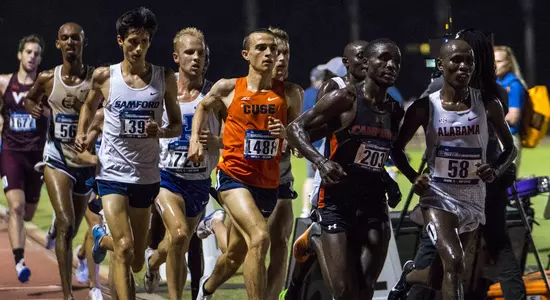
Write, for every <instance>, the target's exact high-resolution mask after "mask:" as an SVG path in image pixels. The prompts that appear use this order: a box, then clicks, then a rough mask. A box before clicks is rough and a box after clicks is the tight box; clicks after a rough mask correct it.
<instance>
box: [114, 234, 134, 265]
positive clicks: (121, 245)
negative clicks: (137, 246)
mask: <svg viewBox="0 0 550 300" xmlns="http://www.w3.org/2000/svg"><path fill="white" fill-rule="evenodd" d="M115 257H117V258H118V259H120V260H123V261H124V262H127V263H131V262H133V260H134V243H133V241H132V240H131V239H130V238H127V237H123V238H121V239H120V240H118V241H117V242H116V245H115Z"/></svg>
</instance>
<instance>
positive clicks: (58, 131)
mask: <svg viewBox="0 0 550 300" xmlns="http://www.w3.org/2000/svg"><path fill="white" fill-rule="evenodd" d="M77 129H78V115H64V114H57V115H56V116H55V133H54V136H55V138H56V139H58V140H60V141H61V142H63V143H72V142H74V139H75V137H76V130H77Z"/></svg>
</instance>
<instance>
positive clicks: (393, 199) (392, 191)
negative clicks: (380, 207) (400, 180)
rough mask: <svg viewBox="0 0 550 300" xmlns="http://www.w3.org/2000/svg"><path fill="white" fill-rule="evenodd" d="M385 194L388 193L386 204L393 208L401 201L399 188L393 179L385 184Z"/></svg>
mask: <svg viewBox="0 0 550 300" xmlns="http://www.w3.org/2000/svg"><path fill="white" fill-rule="evenodd" d="M386 194H388V205H389V206H390V207H391V208H395V207H396V206H397V204H399V202H401V197H402V195H401V190H400V189H399V184H397V182H395V180H393V179H392V180H391V182H388V183H387V184H386Z"/></svg>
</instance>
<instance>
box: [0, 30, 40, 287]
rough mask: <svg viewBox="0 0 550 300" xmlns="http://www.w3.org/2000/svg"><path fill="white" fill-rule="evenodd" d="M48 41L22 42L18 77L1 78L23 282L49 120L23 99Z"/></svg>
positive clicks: (9, 189)
mask: <svg viewBox="0 0 550 300" xmlns="http://www.w3.org/2000/svg"><path fill="white" fill-rule="evenodd" d="M43 51H44V40H43V39H42V37H40V36H38V35H35V34H31V35H28V36H25V37H23V38H22V39H21V40H20V41H19V48H18V51H17V59H19V69H18V71H17V73H13V74H3V75H0V101H2V100H3V101H2V102H3V103H2V104H0V105H1V107H2V118H3V126H2V132H1V133H2V144H1V146H0V147H2V149H1V150H2V151H1V153H0V174H1V176H2V185H3V186H4V193H5V194H6V198H7V201H8V209H9V210H8V235H9V238H10V244H11V248H12V251H13V256H14V258H15V271H16V272H17V278H18V279H19V281H20V282H23V283H25V282H27V280H29V276H30V275H31V271H30V269H29V268H28V267H27V266H26V265H25V259H24V253H25V228H24V223H23V221H31V220H32V218H33V216H34V213H35V212H36V207H37V204H38V199H39V198H40V190H41V189H42V179H41V177H42V176H41V174H40V173H38V172H36V171H35V170H34V165H35V164H36V163H37V162H39V161H41V160H42V151H43V149H44V143H45V142H46V128H47V126H48V124H47V122H48V120H47V118H46V117H45V116H41V117H40V118H39V119H38V120H35V119H33V118H32V116H31V115H29V114H28V113H27V112H26V111H25V105H24V101H23V99H24V98H25V96H26V95H27V93H28V92H29V90H30V89H31V87H32V85H33V83H34V81H35V79H36V75H37V70H38V66H39V65H40V62H41V61H42V54H43Z"/></svg>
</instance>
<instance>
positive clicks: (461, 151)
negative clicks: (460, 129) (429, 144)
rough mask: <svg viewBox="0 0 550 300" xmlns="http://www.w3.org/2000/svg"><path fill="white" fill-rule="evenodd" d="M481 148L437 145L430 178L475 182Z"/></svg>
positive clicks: (440, 180) (465, 182) (477, 177)
mask: <svg viewBox="0 0 550 300" xmlns="http://www.w3.org/2000/svg"><path fill="white" fill-rule="evenodd" d="M482 153H483V150H482V149H481V148H462V147H447V146H438V147H437V149H436V152H435V170H434V175H433V178H432V180H433V181H434V182H440V183H450V184H477V183H478V182H479V180H480V178H479V176H477V175H476V171H477V166H476V164H478V163H479V164H481V163H482V162H483V161H482Z"/></svg>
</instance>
